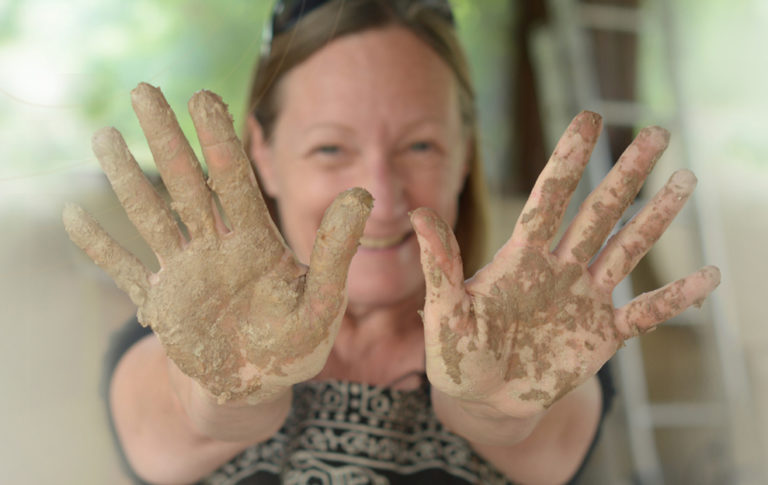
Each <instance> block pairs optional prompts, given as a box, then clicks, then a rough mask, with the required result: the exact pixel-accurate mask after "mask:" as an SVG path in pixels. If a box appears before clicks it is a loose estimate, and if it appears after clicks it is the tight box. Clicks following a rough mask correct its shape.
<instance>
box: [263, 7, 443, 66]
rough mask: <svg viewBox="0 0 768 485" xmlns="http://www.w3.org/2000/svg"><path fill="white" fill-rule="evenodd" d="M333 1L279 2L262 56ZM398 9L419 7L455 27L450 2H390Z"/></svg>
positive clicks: (273, 13)
mask: <svg viewBox="0 0 768 485" xmlns="http://www.w3.org/2000/svg"><path fill="white" fill-rule="evenodd" d="M330 1H331V0H277V2H275V6H274V8H273V10H272V19H271V20H270V22H269V23H267V25H266V27H265V28H264V34H263V38H262V41H261V53H262V55H266V54H269V51H270V49H271V47H272V39H274V38H275V37H277V36H278V35H280V34H283V33H285V32H287V31H289V30H291V29H292V28H293V27H294V26H295V25H296V24H297V23H298V22H299V20H301V18H302V17H303V16H304V15H306V14H308V13H309V12H311V11H313V10H315V9H316V8H318V7H321V6H323V5H325V4H326V3H328V2H330ZM390 1H391V2H392V4H393V5H394V6H395V7H396V8H398V7H399V8H402V7H407V6H411V5H419V6H422V7H426V8H429V9H430V10H433V11H435V12H437V13H439V14H440V15H442V16H443V17H444V18H445V19H446V20H447V21H448V22H450V23H451V25H454V19H453V11H452V10H451V5H450V3H448V0H390Z"/></svg>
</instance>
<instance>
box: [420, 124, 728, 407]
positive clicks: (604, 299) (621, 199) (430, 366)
mask: <svg viewBox="0 0 768 485" xmlns="http://www.w3.org/2000/svg"><path fill="white" fill-rule="evenodd" d="M599 125H600V123H599V119H598V118H597V117H596V115H593V114H591V113H582V114H581V115H580V116H578V117H577V118H576V119H574V121H573V123H572V124H571V127H569V130H568V131H567V132H566V133H565V134H564V135H563V138H562V139H561V140H560V142H559V144H558V147H557V148H556V150H555V152H554V154H553V156H552V158H551V159H550V162H549V163H548V164H547V167H546V168H545V169H544V171H543V172H542V174H541V176H540V177H539V180H538V181H537V183H536V187H535V188H534V190H533V192H532V194H531V197H530V199H529V201H528V203H527V204H526V206H525V208H524V210H523V213H522V215H521V217H520V219H519V220H518V222H517V225H516V227H515V230H514V232H513V234H512V237H511V238H510V240H509V241H508V242H507V243H506V244H505V246H504V247H503V248H502V249H501V250H500V251H499V252H498V253H497V255H496V257H495V258H494V260H493V261H492V262H491V263H490V264H489V265H488V266H486V267H485V268H483V269H482V270H481V271H480V272H478V273H477V274H476V275H475V276H474V277H473V278H471V279H470V280H467V281H466V282H464V281H463V280H464V276H463V274H462V271H461V262H460V257H459V250H458V245H457V244H456V242H455V239H454V238H453V237H452V234H451V233H450V229H448V227H447V226H446V225H445V223H444V222H443V221H442V220H440V219H439V217H437V215H436V214H435V213H433V212H431V211H429V210H428V209H420V210H419V211H417V212H416V213H415V214H414V218H413V222H414V227H415V228H416V230H417V234H418V235H419V242H420V245H421V248H422V264H423V266H424V270H425V274H426V275H427V302H426V305H425V309H424V320H425V321H424V325H425V337H426V345H427V372H428V375H429V378H430V381H431V382H432V384H433V385H434V386H435V387H436V388H437V389H439V390H441V391H443V392H445V393H446V394H449V395H453V396H455V397H459V398H461V399H464V400H468V401H476V402H483V403H486V404H489V405H491V406H493V407H495V408H496V409H498V410H500V411H502V412H504V413H505V414H507V415H526V414H529V413H531V412H536V411H538V410H541V409H543V408H547V407H549V406H550V405H551V404H552V403H553V402H555V401H556V400H557V399H559V398H560V397H561V396H563V395H564V394H565V393H567V392H568V391H569V390H571V389H572V388H574V387H575V386H577V385H578V384H580V383H582V382H584V381H585V380H586V379H588V378H589V377H590V376H592V375H594V374H595V373H596V372H597V370H598V369H599V368H600V367H601V366H602V365H603V363H605V361H607V360H608V359H609V358H610V357H611V356H612V355H613V354H614V353H615V352H616V350H617V349H618V348H619V347H620V346H621V345H622V342H623V341H624V340H626V339H628V338H631V337H633V336H635V335H637V334H638V333H640V332H641V331H645V330H648V329H650V328H652V327H653V326H654V325H656V324H658V323H660V322H661V321H663V320H665V319H667V318H670V317H671V316H673V315H674V314H676V313H679V312H680V311H682V310H683V309H685V308H686V307H688V306H689V305H691V304H692V303H693V302H694V301H695V300H697V299H700V298H702V297H703V296H704V295H706V294H707V293H708V292H709V291H711V290H712V289H713V288H714V286H715V285H716V280H717V272H716V269H713V268H705V269H703V270H701V271H700V272H698V273H696V274H694V275H691V276H689V277H688V278H685V279H682V280H679V281H677V282H675V283H673V284H671V285H668V286H666V287H664V288H662V289H660V290H657V291H656V292H653V293H650V294H646V295H642V296H640V297H638V298H637V299H635V300H633V302H631V303H629V304H628V305H627V306H625V307H622V308H620V309H615V308H614V306H613V303H612V300H611V293H612V291H613V289H614V287H615V286H616V285H617V284H618V283H619V282H620V281H621V280H622V279H623V278H624V277H625V276H626V275H627V274H628V273H629V272H630V271H631V270H632V268H634V266H635V265H636V264H637V262H638V261H639V259H640V258H641V257H642V256H643V255H644V254H645V253H646V252H647V251H648V250H649V249H650V247H651V245H652V244H653V242H655V241H656V239H658V237H659V236H660V235H661V233H662V232H663V231H664V229H665V228H666V227H667V225H668V224H669V223H670V222H671V220H672V218H673V217H674V215H675V214H676V213H677V212H678V211H679V210H680V208H681V207H682V205H683V203H684V202H685V200H686V199H687V197H688V196H689V195H690V193H691V191H692V189H693V186H694V182H695V178H693V176H692V174H690V173H689V172H679V173H677V174H675V175H674V176H673V177H672V178H671V179H670V181H669V182H668V183H667V186H666V187H665V188H664V189H663V190H662V191H661V192H660V193H659V194H658V195H657V196H656V197H655V198H654V199H653V200H652V201H651V203H650V204H649V205H648V206H647V207H646V208H645V209H644V210H643V211H642V212H641V213H639V214H638V216H637V217H636V218H635V219H634V220H633V221H632V222H631V223H630V224H628V225H627V226H626V227H625V228H624V229H623V230H622V231H621V232H620V233H618V234H617V236H616V237H614V238H612V239H611V240H610V241H609V242H608V244H607V245H606V246H605V248H604V249H603V250H602V251H600V253H599V254H598V251H599V250H600V247H601V245H602V243H603V241H604V240H605V238H606V237H607V235H608V233H609V232H610V230H611V228H612V227H613V225H614V224H615V223H616V222H617V221H618V218H619V216H620V215H621V213H622V212H623V211H624V210H625V209H626V207H627V205H629V203H630V202H631V201H632V199H634V197H635V196H636V194H637V192H638V190H639V188H640V185H641V183H642V181H643V180H644V178H645V176H646V175H647V173H648V171H649V170H650V168H651V167H652V165H653V163H654V162H655V160H656V159H658V156H659V154H660V153H661V151H663V149H664V148H665V146H666V136H665V133H663V132H662V131H661V130H659V129H647V130H645V131H644V132H643V133H642V134H641V135H639V136H638V138H637V139H636V140H635V142H633V144H632V145H631V146H630V147H629V148H628V149H627V151H626V152H625V154H624V155H623V156H622V158H621V159H620V160H619V162H618V163H617V164H616V166H615V168H614V169H613V170H612V171H611V173H610V174H609V175H608V176H607V177H606V179H605V180H604V181H603V183H602V184H601V185H600V186H599V187H598V188H597V189H596V190H595V192H593V193H592V194H591V195H590V197H589V198H588V199H587V201H586V202H585V203H584V204H583V206H582V209H581V210H580V211H579V214H578V215H577V216H576V217H575V219H574V221H573V222H572V223H571V225H570V226H569V228H568V230H567V231H566V233H565V235H564V236H563V238H562V239H561V240H560V242H559V244H558V245H557V247H556V248H555V250H551V249H550V248H551V247H552V243H553V239H554V237H555V234H556V232H557V229H558V226H559V225H560V221H561V219H562V216H563V213H564V210H565V207H566V205H567V203H568V200H569V198H570V196H571V193H572V192H573V190H574V189H575V186H576V184H577V182H578V180H579V178H580V176H581V172H582V170H583V168H584V165H585V164H586V162H587V160H588V159H589V155H590V153H591V149H592V147H593V146H594V143H595V141H596V138H597V135H598V133H599V130H600V126H599ZM595 256H597V257H595ZM593 258H594V259H593Z"/></svg>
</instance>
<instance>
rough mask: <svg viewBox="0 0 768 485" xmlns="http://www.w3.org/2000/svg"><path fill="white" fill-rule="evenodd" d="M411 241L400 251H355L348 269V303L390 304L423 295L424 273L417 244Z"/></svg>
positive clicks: (366, 304)
mask: <svg viewBox="0 0 768 485" xmlns="http://www.w3.org/2000/svg"><path fill="white" fill-rule="evenodd" d="M413 243H414V244H413V245H412V247H410V248H407V249H408V250H407V251H402V252H399V254H380V253H377V252H376V251H365V250H361V251H358V254H356V255H355V257H354V258H353V259H352V264H351V265H350V268H349V277H348V280H347V288H348V294H349V302H350V303H352V304H355V305H365V306H368V305H373V306H379V305H391V304H396V303H397V302H400V301H403V300H406V299H408V298H409V297H414V296H415V295H423V294H424V273H422V270H421V262H420V261H419V253H418V244H416V243H415V241H413ZM409 246H410V245H409Z"/></svg>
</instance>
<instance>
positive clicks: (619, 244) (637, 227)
mask: <svg viewBox="0 0 768 485" xmlns="http://www.w3.org/2000/svg"><path fill="white" fill-rule="evenodd" d="M695 187H696V176H695V175H694V174H693V173H692V172H690V171H688V170H679V171H677V172H675V173H674V174H672V176H671V177H670V178H669V181H667V183H666V184H665V185H664V187H663V188H662V189H661V190H660V191H659V192H658V193H657V194H656V195H655V196H654V197H653V199H652V200H651V201H650V202H649V203H648V205H646V206H645V207H644V208H643V209H642V210H641V211H640V212H639V213H638V214H637V216H635V217H634V218H633V219H632V220H631V221H630V222H629V223H628V224H627V225H626V226H624V228H622V229H621V231H619V232H618V233H617V234H616V235H615V236H613V237H612V238H611V239H609V240H608V243H607V244H606V245H605V248H603V251H602V252H601V253H600V255H599V256H598V257H597V259H596V260H595V262H594V263H593V264H592V266H591V268H590V271H591V273H592V275H593V277H594V280H595V281H596V282H597V283H598V284H599V285H601V286H602V287H603V289H606V290H611V289H613V288H614V287H616V285H618V284H619V282H620V281H621V280H623V279H624V278H625V277H626V276H627V275H628V274H629V273H630V272H631V271H632V270H633V269H634V268H635V266H636V265H637V263H638V262H639V261H640V259H641V258H642V257H643V256H645V255H646V253H647V252H648V251H649V250H650V249H651V247H652V246H653V244H654V243H656V241H657V240H658V239H659V238H660V237H661V235H662V234H663V233H664V231H665V230H666V229H667V227H669V224H670V223H671V222H672V220H673V219H674V218H675V216H676V215H677V213H678V212H680V210H681V209H682V208H683V206H684V205H685V202H686V201H687V200H688V198H689V197H690V196H691V193H692V192H693V189H694V188H695Z"/></svg>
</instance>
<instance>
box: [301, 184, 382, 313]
mask: <svg viewBox="0 0 768 485" xmlns="http://www.w3.org/2000/svg"><path fill="white" fill-rule="evenodd" d="M372 207H373V198H372V197H371V194H369V193H368V192H367V191H366V190H365V189H360V188H354V189H349V190H347V191H344V192H342V193H341V194H339V195H338V196H337V197H336V199H334V201H333V202H332V203H331V205H330V206H329V207H328V209H327V210H326V211H325V214H324V215H323V220H322V221H321V222H320V227H319V228H318V230H317V235H316V236H315V245H314V247H313V248H312V255H311V256H310V260H309V272H308V274H307V291H308V294H309V298H310V307H311V308H312V313H313V315H316V316H321V318H323V319H326V320H325V321H331V320H333V319H334V318H335V317H336V316H337V314H338V313H339V312H340V310H341V306H342V305H343V304H344V301H345V295H346V291H345V287H346V284H347V273H348V272H349V264H350V262H351V261H352V257H353V256H354V255H355V253H356V252H357V246H358V245H359V244H360V237H361V236H362V235H363V230H364V229H365V222H366V221H367V220H368V215H369V214H370V213H371V208H372Z"/></svg>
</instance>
